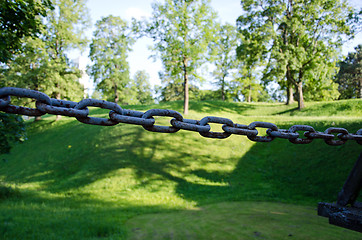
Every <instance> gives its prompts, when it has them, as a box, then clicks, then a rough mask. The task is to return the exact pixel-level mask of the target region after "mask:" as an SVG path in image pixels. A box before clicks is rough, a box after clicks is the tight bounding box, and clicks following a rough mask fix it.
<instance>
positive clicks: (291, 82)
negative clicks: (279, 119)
mask: <svg viewBox="0 0 362 240" xmlns="http://www.w3.org/2000/svg"><path fill="white" fill-rule="evenodd" d="M286 77H287V105H289V104H292V103H294V95H293V85H295V81H294V80H293V76H292V73H291V70H290V67H289V64H288V66H287V73H286ZM296 87H297V86H296Z"/></svg>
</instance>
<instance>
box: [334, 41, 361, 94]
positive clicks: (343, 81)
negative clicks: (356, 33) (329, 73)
mask: <svg viewBox="0 0 362 240" xmlns="http://www.w3.org/2000/svg"><path fill="white" fill-rule="evenodd" d="M339 65H340V69H339V72H338V75H337V78H336V83H338V84H339V87H338V91H339V92H340V93H341V96H340V98H341V99H348V98H362V45H361V44H360V45H358V46H357V47H355V52H350V53H348V56H347V57H346V59H345V60H344V61H341V62H340V64H339Z"/></svg>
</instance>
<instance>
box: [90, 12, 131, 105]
mask: <svg viewBox="0 0 362 240" xmlns="http://www.w3.org/2000/svg"><path fill="white" fill-rule="evenodd" d="M127 31H128V26H127V23H126V22H125V21H124V20H122V19H121V18H119V17H114V16H112V15H111V16H108V17H105V18H103V19H101V20H100V21H97V23H96V30H95V31H94V33H93V39H92V43H91V45H90V53H89V57H90V59H91V60H92V61H93V65H92V66H91V67H90V74H91V76H93V79H94V82H95V83H97V89H98V90H101V91H102V93H103V96H105V97H106V98H108V99H112V100H113V101H114V102H115V103H118V102H119V101H120V102H123V101H124V100H125V99H124V98H125V96H126V95H121V93H122V91H124V90H125V88H126V86H127V84H129V82H130V76H129V64H128V62H127V54H128V52H129V51H130V50H131V48H130V47H131V45H132V44H133V42H134V40H133V38H132V37H131V36H130V35H129V34H127Z"/></svg>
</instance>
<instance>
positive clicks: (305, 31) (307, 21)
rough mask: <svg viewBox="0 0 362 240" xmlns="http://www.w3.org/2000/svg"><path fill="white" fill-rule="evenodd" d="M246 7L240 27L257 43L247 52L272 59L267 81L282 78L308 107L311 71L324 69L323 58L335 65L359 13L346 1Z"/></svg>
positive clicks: (266, 2) (292, 0)
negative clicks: (305, 89) (305, 93)
mask: <svg viewBox="0 0 362 240" xmlns="http://www.w3.org/2000/svg"><path fill="white" fill-rule="evenodd" d="M242 7H243V10H244V11H245V13H246V14H244V15H242V16H240V17H239V18H238V20H237V24H238V28H239V30H240V32H241V33H242V34H243V35H244V37H245V39H247V40H248V41H252V42H254V43H255V44H256V45H257V46H258V48H257V49H256V52H253V51H254V49H252V51H251V52H248V53H249V54H261V56H262V58H263V59H264V60H266V61H267V67H266V70H265V76H264V79H266V78H269V79H267V80H269V81H270V80H273V79H277V80H278V82H279V84H280V85H281V86H283V87H285V88H287V90H288V91H289V92H290V94H288V97H289V98H290V96H292V91H293V89H292V86H293V87H294V88H295V89H296V92H297V100H298V108H299V109H302V108H304V107H305V105H304V98H303V86H305V84H307V81H308V77H307V75H309V76H311V75H315V73H318V72H322V71H325V69H320V68H319V67H320V65H319V64H318V63H320V62H323V63H325V64H324V66H326V67H328V66H333V64H328V62H330V63H333V62H335V61H336V56H337V54H336V53H337V52H338V50H339V49H340V47H341V45H342V43H343V38H344V37H351V36H353V34H354V31H355V29H356V27H355V26H354V25H353V21H355V20H356V19H357V20H358V14H356V13H355V12H354V10H353V9H352V8H350V7H348V5H347V3H346V1H344V0H342V1H339V0H337V1H335V0H307V1H304V0H303V1H302V0H280V1H275V0H263V1H256V0H251V1H242ZM319 76H320V77H322V78H323V74H319ZM322 80H324V78H323V79H322Z"/></svg>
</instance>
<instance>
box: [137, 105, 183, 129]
mask: <svg viewBox="0 0 362 240" xmlns="http://www.w3.org/2000/svg"><path fill="white" fill-rule="evenodd" d="M154 116H160V117H173V118H175V119H177V120H178V121H182V120H183V117H182V115H181V113H179V112H177V111H174V110H169V109H151V110H148V111H147V112H145V113H144V114H143V115H142V118H144V119H149V118H153V117H154ZM143 128H144V129H146V130H148V131H151V132H160V133H175V132H178V131H179V130H180V129H179V128H175V127H174V126H171V127H168V126H160V125H152V126H143Z"/></svg>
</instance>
